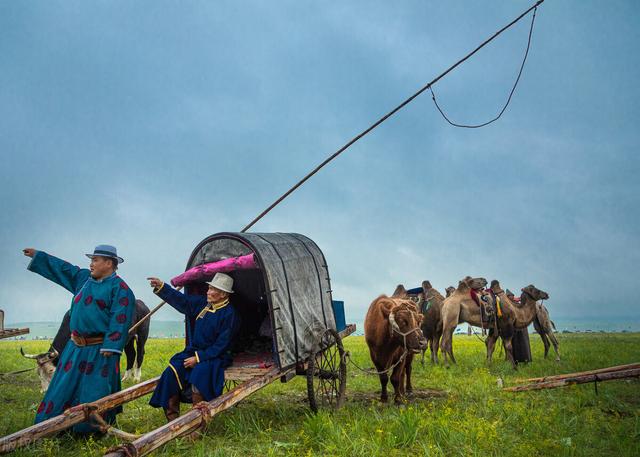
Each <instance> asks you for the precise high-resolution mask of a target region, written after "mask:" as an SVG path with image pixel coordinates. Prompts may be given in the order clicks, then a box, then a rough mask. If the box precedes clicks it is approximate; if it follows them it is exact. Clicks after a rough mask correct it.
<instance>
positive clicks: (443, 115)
mask: <svg viewBox="0 0 640 457" xmlns="http://www.w3.org/2000/svg"><path fill="white" fill-rule="evenodd" d="M537 9H538V8H537V6H535V7H534V8H533V15H532V16H531V28H530V29H529V39H528V40H527V49H526V51H525V52H524V58H523V59H522V64H521V65H520V71H519V72H518V77H517V78H516V82H515V83H514V84H513V88H511V92H509V98H507V102H506V103H505V104H504V106H503V107H502V109H501V110H500V112H499V113H498V115H497V116H496V117H494V118H493V119H491V120H490V121H487V122H483V123H482V124H476V125H466V124H457V123H455V122H453V121H451V120H450V119H449V118H448V117H447V115H446V114H444V112H443V111H442V108H440V105H438V102H437V100H436V94H435V93H434V92H433V87H431V86H429V90H430V91H431V99H432V100H433V103H434V104H435V105H436V108H438V111H440V114H442V117H443V118H444V120H445V121H447V122H448V123H449V124H451V125H453V126H454V127H460V128H464V129H478V128H480V127H484V126H485V125H489V124H491V123H492V122H495V121H497V120H498V119H500V116H502V113H504V112H505V110H506V109H507V106H509V103H510V102H511V97H513V93H514V92H515V91H516V87H517V86H518V82H519V81H520V76H521V75H522V70H523V69H524V64H525V62H526V61H527V56H528V55H529V47H530V46H531V35H532V34H533V24H534V23H535V21H536V10H537Z"/></svg>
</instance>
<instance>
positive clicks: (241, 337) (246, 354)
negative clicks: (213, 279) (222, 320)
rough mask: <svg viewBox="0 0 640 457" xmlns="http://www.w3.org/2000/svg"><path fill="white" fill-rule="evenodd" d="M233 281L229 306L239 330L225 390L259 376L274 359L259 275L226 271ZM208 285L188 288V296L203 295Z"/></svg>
mask: <svg viewBox="0 0 640 457" xmlns="http://www.w3.org/2000/svg"><path fill="white" fill-rule="evenodd" d="M226 274H228V275H229V276H231V277H232V278H233V280H234V285H233V289H234V293H233V294H232V296H231V303H232V304H233V305H234V307H235V309H236V311H237V312H238V314H239V315H240V321H241V324H240V328H239V329H238V332H237V333H236V335H235V337H234V340H233V343H232V347H231V352H232V355H233V365H232V366H230V367H228V368H227V369H226V370H225V380H226V381H227V388H229V387H231V386H232V385H233V384H234V383H237V382H241V381H246V380H248V379H251V378H253V377H255V376H259V375H261V374H262V373H263V372H266V371H268V370H269V369H270V368H271V367H273V366H274V365H276V364H277V360H276V358H275V357H274V341H273V333H272V328H273V326H272V323H271V316H270V313H269V304H268V302H267V297H266V294H265V289H266V288H265V283H264V279H263V275H262V272H261V271H260V270H258V269H251V270H235V271H231V272H226ZM207 288H208V285H207V284H206V283H197V284H192V285H190V286H189V289H188V292H189V293H190V294H201V295H206V293H207Z"/></svg>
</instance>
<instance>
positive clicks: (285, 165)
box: [0, 0, 640, 322]
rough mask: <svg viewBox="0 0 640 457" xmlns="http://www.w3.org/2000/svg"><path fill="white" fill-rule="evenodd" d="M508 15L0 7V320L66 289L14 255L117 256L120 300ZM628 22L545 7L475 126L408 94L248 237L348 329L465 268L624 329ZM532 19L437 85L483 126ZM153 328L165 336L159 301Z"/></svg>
mask: <svg viewBox="0 0 640 457" xmlns="http://www.w3.org/2000/svg"><path fill="white" fill-rule="evenodd" d="M530 4H532V1H531V0H528V1H524V0H517V1H493V2H471V1H466V2H463V1H450V0H447V1H418V0H416V1H405V2H386V1H373V2H372V1H353V2H312V1H288V2H286V1H283V2H260V1H257V2H250V1H245V2H235V1H230V2H195V1H184V2H167V1H152V2H151V1H147V2H144V1H139V2H129V1H99V2H86V1H64V2H55V1H46V2H45V1H39V2H38V1H36V2H2V3H0V56H1V57H0V119H1V122H0V154H1V158H2V162H1V163H2V166H1V167H0V199H1V201H2V212H1V213H0V272H1V273H2V274H1V275H0V308H3V309H4V310H5V312H6V314H7V317H6V319H7V321H8V322H21V321H48V320H58V319H60V317H61V316H62V313H63V312H64V310H65V309H66V308H67V307H68V305H69V301H70V296H69V294H68V293H67V292H66V291H64V290H63V289H62V288H60V287H58V286H55V285H53V284H52V283H50V282H47V281H46V280H44V279H43V278H41V277H39V276H37V275H34V274H33V273H30V272H28V271H27V270H26V265H27V263H28V259H27V258H26V257H24V256H23V255H22V252H21V249H22V248H24V247H35V248H37V249H42V250H45V251H47V252H49V253H52V254H54V255H57V256H59V257H62V258H64V259H66V260H68V261H70V262H72V263H75V264H79V265H83V266H84V265H87V264H88V259H87V258H86V257H85V256H84V253H85V252H91V251H92V249H93V247H94V246H95V245H96V244H99V243H110V244H115V245H116V246H117V247H118V250H119V253H120V254H121V255H122V256H123V257H124V258H125V260H126V261H125V263H124V264H123V265H122V267H121V269H120V274H121V275H122V276H123V277H124V278H125V279H126V280H127V282H128V283H129V284H130V285H131V286H132V287H133V289H134V292H135V293H136V296H138V297H139V298H141V299H143V300H144V301H145V302H147V303H148V304H150V305H155V304H156V303H157V301H158V300H157V299H155V298H154V296H153V294H152V293H151V291H150V288H149V287H148V285H147V283H146V281H145V277H146V276H148V275H154V276H160V277H162V278H165V279H168V278H171V277H173V276H175V275H177V274H179V273H181V272H182V271H183V270H184V267H185V264H186V261H187V259H188V257H189V255H190V253H191V251H192V249H193V248H194V247H195V245H196V244H197V243H198V242H199V241H200V240H201V239H203V238H205V237H206V236H208V235H209V234H212V233H216V232H220V231H238V230H240V229H242V228H243V227H244V226H245V225H246V224H247V223H248V222H249V221H251V220H252V219H253V218H254V217H255V216H256V215H257V214H258V213H259V212H260V211H262V210H263V209H264V208H265V207H266V206H267V205H268V204H270V203H271V202H272V201H273V200H274V199H275V198H277V197H278V196H279V195H280V194H281V193H283V192H284V191H285V190H287V189H288V188H289V187H290V186H291V185H292V184H293V183H295V182H296V181H297V180H298V179H299V178H300V177H302V176H303V175H304V174H306V173H307V172H308V171H309V170H310V169H312V168H313V167H315V166H316V165H317V164H318V163H319V162H321V161H322V160H323V159H324V158H325V157H327V156H328V155H330V154H331V153H333V152H334V151H336V150H337V149H338V148H339V147H340V146H342V145H343V144H344V143H346V142H347V141H348V140H349V139H350V138H352V137H353V136H354V135H356V134H357V133H359V132H360V131H362V130H363V129H365V128H366V127H368V126H369V125H370V124H371V123H373V122H374V121H375V120H376V119H378V118H379V117H380V116H381V115H383V114H385V113H386V112H387V111H389V110H390V109H391V108H393V107H395V106H396V105H397V104H398V103H400V102H401V101H402V100H404V99H405V98H406V97H408V96H409V95H411V94H412V93H413V92H415V91H416V90H417V89H418V88H420V87H422V86H423V85H424V84H425V83H427V82H428V81H430V80H431V79H432V78H434V77H435V76H436V75H438V74H439V73H441V72H442V71H443V70H444V69H446V68H447V67H448V66H449V65H450V64H452V63H453V62H455V61H456V60H458V59H459V58H460V57H462V56H463V55H464V54H466V53H467V52H469V51H470V50H471V49H473V48H474V47H475V46H476V45H478V44H479V43H480V42H481V41H483V40H484V39H485V38H487V37H489V36H490V35H491V34H493V33H494V32H495V31H496V30H498V29H499V28H500V27H502V26H503V25H505V24H507V23H508V22H510V21H511V20H512V19H513V18H515V17H516V16H517V15H518V14H519V13H520V12H522V11H524V10H525V9H526V8H528V6H529V5H530ZM638 13H639V6H638V4H637V2H633V1H628V2H624V1H609V2H582V1H552V0H547V2H545V3H544V4H543V5H542V6H541V7H540V8H539V10H538V15H537V20H536V25H535V30H534V33H533V40H532V46H531V50H530V53H529V58H528V61H527V64H526V67H525V70H524V73H523V76H522V78H521V81H520V84H519V87H518V89H517V90H516V93H515V95H514V97H513V100H512V102H511V105H510V106H509V108H508V109H507V111H506V113H505V114H504V116H503V117H502V119H501V120H499V121H498V122H496V123H494V124H492V125H490V126H488V127H485V128H483V129H478V130H463V129H457V128H454V127H451V126H449V125H448V124H446V123H445V122H444V121H443V119H442V118H441V117H440V115H439V114H438V112H437V111H436V110H435V108H434V106H433V103H432V101H431V99H430V96H429V95H428V94H423V95H422V96H421V97H419V98H418V99H416V100H415V101H414V102H413V103H412V104H410V105H409V106H407V107H406V108H405V109H404V110H402V111H401V112H399V113H398V114H397V115H395V116H394V117H393V118H391V119H390V120H389V121H387V122H386V123H384V124H383V125H382V126H380V127H379V128H378V129H376V130H375V131H374V132H373V133H372V134H370V135H368V136H366V137H365V138H364V139H362V140H361V141H360V142H358V143H357V144H356V145H355V146H353V147H352V148H351V149H349V150H348V151H347V152H346V153H345V154H343V155H342V156H341V157H339V158H338V159H337V160H335V161H334V162H332V163H331V164H330V165H329V166H327V167H326V168H325V169H323V170H322V171H321V172H320V173H319V174H318V175H316V176H315V177H314V178H313V179H312V180H310V181H309V182H308V183H307V184H305V185H304V186H303V187H302V188H301V189H300V190H299V191H297V192H296V193H294V194H293V195H292V196H291V197H289V199H287V200H286V201H285V202H284V203H282V204H281V205H279V206H278V207H277V208H276V209H275V210H274V211H273V212H272V213H270V214H269V215H268V216H267V217H265V218H264V219H263V220H262V221H260V222H259V223H258V224H257V225H256V226H255V227H254V228H253V229H252V230H255V231H262V232H272V231H278V232H298V233H303V234H305V235H307V236H309V237H311V238H312V239H314V240H315V241H316V242H317V243H318V245H319V246H320V247H321V248H322V249H323V251H324V253H325V255H326V257H327V260H328V262H329V268H330V272H331V277H332V281H333V290H334V298H342V299H344V300H345V302H346V308H347V315H348V316H347V317H348V319H349V320H360V319H362V317H363V316H364V313H365V311H366V309H367V307H368V304H369V303H370V302H371V300H372V299H373V298H374V297H375V296H377V295H378V294H380V293H385V292H386V293H391V292H392V291H393V289H394V287H395V286H396V284H398V283H404V284H405V285H406V286H416V285H418V284H419V283H420V281H422V280H423V279H429V280H431V282H432V283H433V284H434V285H435V286H436V287H437V288H439V289H440V290H441V291H443V290H444V288H445V287H446V286H448V285H451V284H457V281H458V280H459V279H460V278H462V277H464V276H465V275H472V276H484V277H486V278H487V279H489V280H491V279H494V278H497V279H500V280H501V282H502V284H503V286H505V287H509V288H511V289H512V290H519V289H520V288H521V287H523V286H525V285H527V284H530V283H533V284H535V285H536V286H538V287H539V288H541V289H544V290H546V291H548V292H549V294H550V296H551V299H550V300H549V302H548V307H549V309H550V310H551V313H552V314H553V315H555V316H557V317H568V318H570V317H580V316H591V317H595V316H600V317H602V316H603V314H602V313H603V311H602V308H603V307H604V308H605V311H604V312H605V313H606V314H605V315H604V316H616V317H626V318H628V319H629V320H631V321H634V322H638V321H639V320H640V307H638V305H637V297H636V296H637V291H636V289H637V286H638V282H637V265H638V264H639V263H640V233H639V229H638V226H639V223H640V217H639V216H640V213H639V208H640V206H639V204H640V179H638V175H639V174H640V157H639V155H638V144H639V143H640V141H639V140H640V133H638V132H639V130H638V127H637V121H638V119H639V118H640V116H639V115H640V103H639V101H640V97H639V96H640V89H639V85H638V80H639V78H638V69H639V63H640V52H638V43H639V42H640V36H639V35H640V28H639V27H638V18H639V17H640V16H639V14H638ZM529 24H530V16H528V17H527V18H525V19H524V20H522V21H521V22H520V23H518V24H517V25H516V26H515V27H513V28H512V29H510V30H509V31H508V32H506V33H505V34H503V35H502V36H501V37H500V38H499V39H498V40H497V41H496V42H494V43H492V44H491V45H490V46H489V47H487V48H485V49H483V50H482V51H481V52H480V53H478V54H477V55H476V56H475V57H474V58H473V60H471V61H469V62H467V63H465V64H464V65H463V66H461V67H460V68H458V69H457V70H455V71H454V72H453V73H451V74H450V75H449V76H447V77H446V78H445V79H443V80H442V81H441V82H439V83H438V84H437V85H436V86H435V91H436V93H437V95H438V100H439V102H440V104H441V105H442V106H443V108H444V109H445V110H446V111H447V113H448V114H449V115H450V116H451V118H453V119H454V120H456V121H459V122H463V123H474V122H482V121H485V120H487V119H488V118H491V117H493V116H494V115H495V114H496V113H497V112H498V111H499V109H500V108H501V107H502V105H503V104H504V102H505V100H506V97H507V95H508V93H509V90H510V89H511V86H512V84H513V82H514V80H515V77H516V74H517V70H518V68H519V65H520V62H521V59H522V56H523V52H524V49H525V46H526V38H527V33H528V28H529ZM158 319H164V320H166V319H170V320H177V319H179V315H178V314H177V312H175V311H173V310H171V309H163V310H162V311H161V312H160V313H159V314H158Z"/></svg>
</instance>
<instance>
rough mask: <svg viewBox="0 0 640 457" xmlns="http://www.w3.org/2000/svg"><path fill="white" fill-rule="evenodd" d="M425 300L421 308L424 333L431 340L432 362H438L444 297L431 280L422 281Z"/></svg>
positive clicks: (423, 352)
mask: <svg viewBox="0 0 640 457" xmlns="http://www.w3.org/2000/svg"><path fill="white" fill-rule="evenodd" d="M422 295H423V297H424V298H423V302H422V303H421V306H420V310H421V311H422V315H423V316H424V319H423V320H422V333H423V334H424V337H425V338H426V339H427V341H428V342H429V350H430V352H431V362H432V363H438V350H439V349H440V338H441V337H442V304H443V303H444V297H443V296H442V294H441V293H440V292H438V291H437V290H436V289H435V288H433V286H431V283H430V282H429V281H422ZM425 352H426V349H425V350H424V351H422V364H423V365H424V354H425Z"/></svg>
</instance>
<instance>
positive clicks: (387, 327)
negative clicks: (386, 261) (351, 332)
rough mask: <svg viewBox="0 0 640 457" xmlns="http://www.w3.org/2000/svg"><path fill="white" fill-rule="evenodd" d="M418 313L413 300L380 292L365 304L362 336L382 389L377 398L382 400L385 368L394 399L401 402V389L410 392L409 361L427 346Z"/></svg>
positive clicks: (384, 397)
mask: <svg viewBox="0 0 640 457" xmlns="http://www.w3.org/2000/svg"><path fill="white" fill-rule="evenodd" d="M421 323H422V314H420V312H419V311H418V308H417V307H416V305H415V303H413V302H412V301H411V300H407V299H403V298H389V297H387V296H386V295H381V296H380V297H378V298H376V299H375V300H374V301H373V302H372V303H371V305H370V306H369V311H367V316H366V317H365V320H364V337H365V340H366V341H367V345H368V346H369V353H370V354H371V360H372V361H373V364H374V365H375V367H376V369H377V370H378V374H379V376H380V384H381V386H382V392H381V394H380V400H381V401H382V402H386V401H387V400H388V395H387V383H388V382H389V375H388V371H389V370H390V369H393V371H392V374H391V384H392V385H393V389H394V391H395V396H394V401H395V402H396V403H401V402H402V401H403V399H404V396H405V392H407V393H411V392H412V390H413V388H412V386H411V363H412V361H413V356H414V354H417V353H419V352H421V351H422V350H423V349H424V348H426V347H427V341H426V340H425V339H424V336H423V335H422V330H420V324H421Z"/></svg>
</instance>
